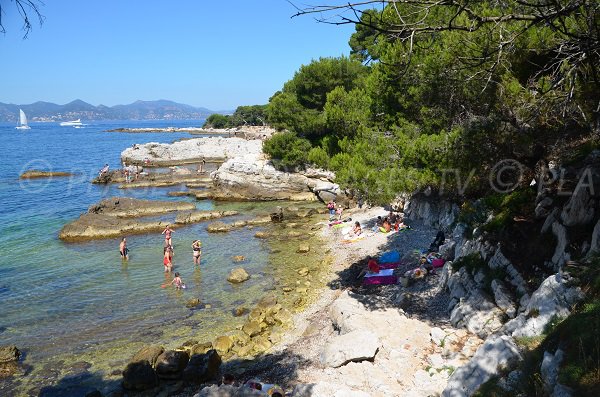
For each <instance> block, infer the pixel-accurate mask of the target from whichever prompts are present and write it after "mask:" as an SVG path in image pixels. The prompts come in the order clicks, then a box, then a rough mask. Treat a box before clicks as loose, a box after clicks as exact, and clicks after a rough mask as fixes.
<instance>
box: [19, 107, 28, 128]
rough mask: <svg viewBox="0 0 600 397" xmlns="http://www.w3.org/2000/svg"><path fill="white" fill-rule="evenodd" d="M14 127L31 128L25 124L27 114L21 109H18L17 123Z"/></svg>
mask: <svg viewBox="0 0 600 397" xmlns="http://www.w3.org/2000/svg"><path fill="white" fill-rule="evenodd" d="M16 128H17V129H19V130H28V129H30V128H31V127H29V126H28V125H27V116H25V112H24V111H23V109H19V125H18V126H17V127H16Z"/></svg>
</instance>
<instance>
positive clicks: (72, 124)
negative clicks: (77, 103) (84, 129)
mask: <svg viewBox="0 0 600 397" xmlns="http://www.w3.org/2000/svg"><path fill="white" fill-rule="evenodd" d="M60 125H61V126H62V127H77V126H82V125H83V123H82V122H81V119H77V120H71V121H62V122H61V123H60Z"/></svg>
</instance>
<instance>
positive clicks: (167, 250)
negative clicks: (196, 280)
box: [119, 225, 202, 289]
mask: <svg viewBox="0 0 600 397" xmlns="http://www.w3.org/2000/svg"><path fill="white" fill-rule="evenodd" d="M173 233H174V230H173V229H172V228H171V225H167V226H166V227H165V229H164V230H163V231H162V233H161V234H163V235H164V236H165V241H164V246H163V266H164V271H165V273H170V272H171V271H172V270H173V256H174V253H175V250H174V249H173V236H172V234H173ZM119 254H120V255H121V259H122V260H124V261H126V260H129V248H127V238H126V237H123V238H122V239H121V242H120V244H119ZM201 256H202V242H201V241H200V240H194V241H193V242H192V258H193V260H194V265H197V266H200V259H201ZM166 285H174V286H175V288H177V289H182V288H185V284H184V283H183V281H182V279H181V275H180V274H179V272H175V277H174V278H173V280H172V281H171V282H170V283H169V284H166ZM166 285H163V286H166Z"/></svg>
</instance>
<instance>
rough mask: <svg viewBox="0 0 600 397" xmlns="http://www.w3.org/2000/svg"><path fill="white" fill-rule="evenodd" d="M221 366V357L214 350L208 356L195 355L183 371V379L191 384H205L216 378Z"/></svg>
mask: <svg viewBox="0 0 600 397" xmlns="http://www.w3.org/2000/svg"><path fill="white" fill-rule="evenodd" d="M220 366H221V357H220V356H219V354H218V353H217V351H216V350H214V349H213V350H209V351H208V352H207V353H206V354H195V355H193V356H192V357H191V358H190V361H189V362H188V365H187V366H186V367H185V369H184V370H183V373H182V378H183V380H186V381H189V382H194V383H204V382H207V381H209V380H212V379H215V378H216V376H217V374H218V373H219V367H220Z"/></svg>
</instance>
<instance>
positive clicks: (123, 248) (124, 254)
mask: <svg viewBox="0 0 600 397" xmlns="http://www.w3.org/2000/svg"><path fill="white" fill-rule="evenodd" d="M119 253H120V254H121V259H123V260H128V259H129V249H128V248H127V239H126V238H125V237H123V238H122V239H121V243H120V244H119Z"/></svg>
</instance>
